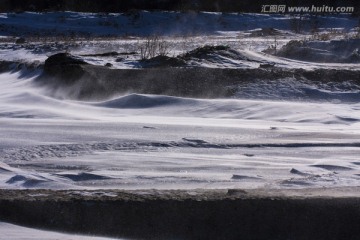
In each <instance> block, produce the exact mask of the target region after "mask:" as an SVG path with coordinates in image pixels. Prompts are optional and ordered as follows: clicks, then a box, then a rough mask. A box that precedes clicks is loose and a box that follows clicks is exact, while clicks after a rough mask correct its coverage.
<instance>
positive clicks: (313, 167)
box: [0, 12, 360, 189]
mask: <svg viewBox="0 0 360 240" xmlns="http://www.w3.org/2000/svg"><path fill="white" fill-rule="evenodd" d="M292 20H294V19H293V17H292V16H286V15H266V14H220V13H190V12H189V13H176V12H132V13H126V14H108V15H104V14H90V13H74V12H62V13H56V12H55V13H54V12H52V13H31V12H25V13H20V14H15V13H3V14H1V15H0V35H2V36H3V37H4V38H2V41H3V42H2V43H1V44H0V59H1V60H7V61H15V62H28V63H31V64H33V65H35V66H37V65H39V64H42V63H43V62H44V61H45V59H46V58H47V57H48V56H49V55H52V54H54V53H57V52H64V51H67V52H71V53H72V54H74V55H76V56H78V57H81V58H82V59H84V60H85V61H87V62H88V63H91V64H95V65H105V64H107V63H110V64H109V66H111V68H141V67H142V66H139V61H138V60H139V59H140V55H139V46H140V45H141V44H143V43H144V41H146V40H145V39H144V37H146V36H149V35H153V34H156V35H159V36H162V37H164V40H165V41H167V43H168V44H169V48H170V50H171V51H170V53H169V55H171V56H172V55H173V56H178V55H180V54H184V53H186V52H189V51H191V50H194V49H195V48H197V47H201V46H203V45H205V44H208V45H223V46H228V47H230V48H231V49H232V50H231V51H232V52H231V53H230V54H229V52H226V53H225V54H217V53H211V54H209V56H208V58H206V59H195V58H191V59H190V60H189V62H188V64H189V67H209V68H252V69H256V68H258V67H261V65H263V66H264V65H270V66H275V67H282V68H286V69H289V68H290V69H293V68H303V69H307V70H309V69H319V68H325V69H326V68H330V69H338V70H341V69H352V70H356V69H359V64H358V63H356V62H349V63H336V62H334V63H321V62H317V63H315V62H316V61H314V62H309V61H305V60H302V59H297V60H295V59H288V58H283V57H279V56H275V55H269V54H264V53H263V52H262V51H263V50H265V49H269V48H271V47H272V46H274V44H276V46H277V47H278V48H279V49H280V48H281V47H282V46H284V45H286V44H287V43H288V42H289V41H291V40H301V39H303V38H307V37H309V36H308V35H306V34H307V33H308V31H309V30H310V28H309V26H311V22H312V20H313V19H311V17H310V16H304V18H303V20H304V24H305V25H304V31H305V32H304V33H301V34H298V33H294V31H292V29H291V21H292ZM317 21H318V23H319V26H320V29H319V31H320V33H322V32H325V33H326V31H329V29H330V28H331V29H337V30H339V31H340V30H341V31H343V30H344V31H347V32H348V33H349V34H350V35H351V34H354V33H356V26H357V24H358V21H357V19H355V18H352V17H350V16H349V15H331V16H330V15H328V16H326V15H324V16H319V17H318V19H317ZM321 31H322V32H321ZM266 33H270V34H268V35H267V34H266ZM273 34H275V35H273ZM350 35H349V36H350ZM12 36H15V37H22V36H24V37H25V41H26V42H25V43H20V44H19V43H18V44H16V43H15V39H13V41H14V42H9V39H11V37H12ZM275 36H276V37H275ZM97 37H101V39H100V38H99V39H96V38H97ZM334 43H336V42H325V41H322V42H319V41H314V42H312V43H309V44H310V45H309V46H310V47H311V48H312V49H319V51H318V52H320V53H322V51H325V50H326V51H331V54H335V55H336V54H339V50H338V48H335V49H334V48H333V47H332V46H333V45H332V44H334ZM339 43H341V46H342V47H346V46H347V44H348V42H346V41H345V42H344V41H340V42H339ZM351 43H352V45H351V49H347V50H348V52H349V53H352V52H353V51H354V50H356V49H355V48H356V46H357V44H358V40H353V41H351ZM336 46H338V45H336ZM349 46H350V45H349ZM111 52H115V54H108V53H111ZM354 54H355V55H356V54H358V51H357V50H356V52H354ZM356 56H357V55H356ZM315 60H317V59H315ZM13 67H14V66H13ZM21 68H22V69H23V70H17V71H15V70H14V71H11V72H7V73H3V74H1V75H0V82H1V88H0V187H1V188H15V189H22V188H51V189H99V188H119V189H152V188H157V189H194V188H205V189H213V188H259V187H261V188H312V187H314V188H317V187H336V186H358V185H359V180H360V161H359V160H358V157H357V156H359V153H360V148H359V147H360V141H359V139H360V136H359V134H360V114H359V110H360V104H359V100H360V95H359V94H360V87H359V85H358V84H356V83H354V82H351V81H348V80H346V79H344V81H338V82H335V83H331V82H328V83H324V84H322V85H319V84H317V85H315V84H313V83H311V82H309V81H298V80H295V79H292V78H287V79H277V80H274V81H270V80H266V79H265V80H256V79H254V81H253V82H249V83H248V84H246V85H244V84H243V85H241V86H239V87H238V88H237V91H236V93H235V97H234V98H232V99H190V98H181V97H172V96H164V95H144V94H137V93H132V92H131V93H127V94H125V95H121V96H115V97H112V98H111V99H107V100H106V101H102V102H99V101H94V102H81V101H71V100H68V99H66V94H63V95H65V97H64V98H63V99H57V98H53V97H51V96H50V95H49V94H48V93H49V92H51V90H49V89H47V87H39V86H36V84H35V78H36V77H37V76H39V74H41V70H33V71H30V72H29V71H27V70H25V69H24V67H21V66H19V67H18V69H21ZM61 95H62V94H59V96H61Z"/></svg>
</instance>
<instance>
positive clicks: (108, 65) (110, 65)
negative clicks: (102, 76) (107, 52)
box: [105, 63, 113, 67]
mask: <svg viewBox="0 0 360 240" xmlns="http://www.w3.org/2000/svg"><path fill="white" fill-rule="evenodd" d="M112 66H113V65H112V64H111V63H106V64H105V67H112Z"/></svg>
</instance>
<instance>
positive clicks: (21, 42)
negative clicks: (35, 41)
mask: <svg viewBox="0 0 360 240" xmlns="http://www.w3.org/2000/svg"><path fill="white" fill-rule="evenodd" d="M15 43H16V44H24V43H26V39H25V38H18V39H16V41H15Z"/></svg>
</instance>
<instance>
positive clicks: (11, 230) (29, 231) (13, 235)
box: [0, 222, 114, 240]
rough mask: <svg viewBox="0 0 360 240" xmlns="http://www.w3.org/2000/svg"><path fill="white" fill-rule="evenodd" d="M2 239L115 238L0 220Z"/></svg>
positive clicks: (83, 239)
mask: <svg viewBox="0 0 360 240" xmlns="http://www.w3.org/2000/svg"><path fill="white" fill-rule="evenodd" d="M0 232H1V235H0V239H1V240H59V239H61V240H111V239H113V238H103V237H91V236H81V235H69V234H64V233H57V232H50V231H43V230H37V229H33V228H26V227H21V226H17V225H14V224H10V223H5V222H0ZM113 240H114V239H113Z"/></svg>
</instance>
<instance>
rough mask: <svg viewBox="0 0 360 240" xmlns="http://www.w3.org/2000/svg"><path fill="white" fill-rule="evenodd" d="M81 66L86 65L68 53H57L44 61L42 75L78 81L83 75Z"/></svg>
mask: <svg viewBox="0 0 360 240" xmlns="http://www.w3.org/2000/svg"><path fill="white" fill-rule="evenodd" d="M82 65H88V63H86V62H85V61H84V60H82V59H80V58H77V57H75V56H73V55H71V54H69V53H58V54H55V55H52V56H50V57H49V58H48V59H46V61H45V65H44V73H45V75H49V76H53V77H60V78H62V79H79V78H80V77H81V76H83V74H84V71H83V70H82V68H81V66H82Z"/></svg>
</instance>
